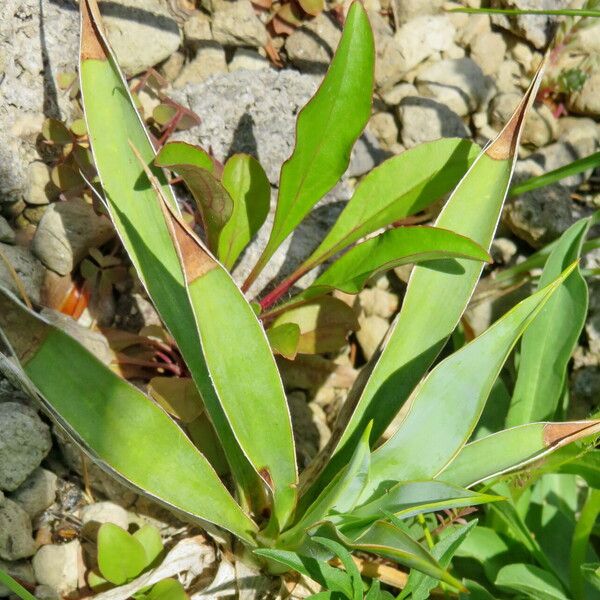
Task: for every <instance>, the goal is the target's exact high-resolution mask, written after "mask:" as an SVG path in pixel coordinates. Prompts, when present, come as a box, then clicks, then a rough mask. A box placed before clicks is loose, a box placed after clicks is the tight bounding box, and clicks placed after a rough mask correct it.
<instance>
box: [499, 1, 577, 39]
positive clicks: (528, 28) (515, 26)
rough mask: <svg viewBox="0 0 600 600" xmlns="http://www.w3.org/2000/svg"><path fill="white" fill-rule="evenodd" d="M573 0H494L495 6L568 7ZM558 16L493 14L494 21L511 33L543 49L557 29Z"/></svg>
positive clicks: (525, 7)
mask: <svg viewBox="0 0 600 600" xmlns="http://www.w3.org/2000/svg"><path fill="white" fill-rule="evenodd" d="M570 1H571V0H492V7H493V8H509V9H510V8H513V9H514V8H518V9H527V8H533V9H537V10H543V9H553V10H557V9H561V8H567V7H568V6H569V4H570ZM556 20H557V18H556V17H553V16H546V15H517V16H507V15H492V23H494V24H495V25H498V26H499V27H502V28H503V29H507V30H508V31H510V32H511V33H514V34H515V35H517V36H519V37H522V38H524V39H526V40H527V41H529V42H531V43H532V44H533V45H534V46H535V47H536V48H540V49H543V48H545V47H546V46H547V45H548V44H549V43H550V42H551V41H552V37H553V35H554V31H555V24H556Z"/></svg>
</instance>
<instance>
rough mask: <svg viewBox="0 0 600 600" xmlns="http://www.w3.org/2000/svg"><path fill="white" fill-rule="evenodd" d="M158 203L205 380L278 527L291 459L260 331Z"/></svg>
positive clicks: (286, 504)
mask: <svg viewBox="0 0 600 600" xmlns="http://www.w3.org/2000/svg"><path fill="white" fill-rule="evenodd" d="M162 207H163V211H164V218H165V221H166V222H167V224H168V227H169V232H170V234H171V237H172V239H173V243H174V244H175V246H176V248H177V252H178V254H179V259H180V261H181V264H182V266H183V272H184V275H185V286H186V289H187V291H188V294H189V298H190V302H191V306H192V310H193V313H194V318H195V326H196V328H197V331H198V334H199V336H200V343H201V347H202V351H203V352H204V356H205V360H206V364H207V366H208V370H209V373H210V376H211V380H212V382H213V385H214V387H215V390H216V392H217V395H218V398H219V400H220V402H221V406H222V407H223V410H224V412H225V415H226V417H227V420H228V421H229V423H230V425H231V428H232V430H233V432H234V434H235V436H236V439H237V441H238V442H239V444H240V447H241V448H242V450H243V451H244V453H245V454H246V456H247V457H248V460H249V461H250V462H251V464H252V465H253V466H254V468H255V470H256V472H257V473H258V474H259V475H260V477H261V478H262V479H263V481H264V482H265V483H266V485H267V486H268V487H269V488H270V489H271V491H272V493H273V498H274V508H273V516H274V518H275V521H274V522H275V524H276V526H278V527H283V525H284V524H285V522H286V520H287V519H288V517H289V516H290V514H291V512H292V510H293V508H294V505H295V498H296V480H297V472H296V458H295V449H294V439H293V436H292V424H291V419H290V415H289V412H288V408H287V400H286V397H285V393H284V391H283V384H282V383H281V378H280V377H279V372H278V370H277V366H276V364H275V359H274V357H273V354H272V353H271V349H270V347H269V342H268V340H267V336H266V334H265V332H264V329H263V328H262V326H261V324H260V322H259V321H258V319H257V317H256V314H255V313H254V311H253V310H252V308H251V306H250V305H249V304H248V302H247V301H246V298H245V297H244V295H243V294H242V292H241V291H240V290H239V288H238V287H237V285H236V284H235V282H234V281H233V279H232V278H231V276H230V275H229V273H228V272H227V271H226V270H225V269H224V268H223V267H222V266H221V265H220V264H219V263H218V262H217V261H216V260H215V259H214V258H213V257H212V255H211V254H210V253H209V252H208V250H207V249H206V248H205V247H204V245H203V244H202V242H201V241H200V239H199V238H198V237H197V236H196V234H195V233H194V232H193V231H192V230H191V229H190V228H189V227H188V226H187V225H186V224H185V223H184V222H183V221H182V220H181V219H180V218H179V217H178V216H177V215H176V214H175V212H174V211H172V210H171V209H170V207H169V205H168V204H167V202H166V201H165V202H163V203H162ZM248 357H252V360H248Z"/></svg>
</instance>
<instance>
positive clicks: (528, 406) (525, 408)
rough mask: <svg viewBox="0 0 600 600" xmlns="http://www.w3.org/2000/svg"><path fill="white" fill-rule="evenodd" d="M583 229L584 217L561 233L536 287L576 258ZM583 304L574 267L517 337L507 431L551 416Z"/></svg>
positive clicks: (583, 295)
mask: <svg viewBox="0 0 600 600" xmlns="http://www.w3.org/2000/svg"><path fill="white" fill-rule="evenodd" d="M589 227H590V219H581V220H580V221H578V222H577V223H574V224H573V225H572V226H571V227H569V229H567V231H565V233H563V235H562V236H561V238H560V241H559V243H558V245H557V246H556V247H555V248H554V250H553V251H552V253H551V254H550V256H549V257H548V260H547V261H546V265H545V267H544V271H543V273H542V276H541V278H540V281H539V284H538V289H539V288H542V287H544V286H545V285H547V284H548V283H550V282H551V281H552V280H553V279H554V278H555V277H557V276H558V275H559V274H560V272H561V271H562V270H563V269H564V268H565V267H567V265H569V264H571V263H572V262H573V261H574V260H577V259H578V258H579V256H580V254H581V247H582V244H583V240H584V238H585V236H586V234H587V232H588V230H589ZM587 305H588V290H587V285H586V283H585V279H584V278H583V277H582V275H581V273H580V271H579V269H578V268H577V269H575V270H574V271H573V273H571V275H569V277H568V278H567V279H565V281H564V283H563V284H562V285H561V286H560V288H559V289H558V290H557V291H556V294H554V296H553V297H552V298H551V299H550V300H549V301H548V303H547V304H546V305H545V306H544V308H543V309H542V311H541V312H540V314H539V315H538V316H537V317H536V319H535V320H534V322H533V323H532V324H531V325H530V327H529V329H528V330H527V331H526V332H525V334H524V335H523V339H522V340H521V357H520V361H519V371H518V376H517V381H516V384H515V389H514V392H513V396H512V400H511V403H510V407H509V410H508V415H507V417H506V426H507V427H514V426H516V425H523V424H525V423H531V422H532V421H543V420H546V419H553V418H555V417H556V416H557V414H556V413H557V410H558V405H559V400H560V398H561V395H562V389H563V384H564V381H565V377H566V375H567V365H568V362H569V359H570V358H571V354H572V352H573V349H574V348H575V345H576V343H577V340H578V339H579V335H580V333H581V330H582V329H583V326H584V324H585V317H586V314H587Z"/></svg>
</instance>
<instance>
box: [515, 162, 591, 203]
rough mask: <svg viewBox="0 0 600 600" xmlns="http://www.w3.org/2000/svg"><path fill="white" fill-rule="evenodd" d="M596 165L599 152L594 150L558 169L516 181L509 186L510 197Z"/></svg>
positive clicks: (577, 173)
mask: <svg viewBox="0 0 600 600" xmlns="http://www.w3.org/2000/svg"><path fill="white" fill-rule="evenodd" d="M598 166H600V152H594V153H593V154H590V155H589V156H584V157H583V158H579V159H577V160H574V161H573V162H570V163H569V164H568V165H564V166H562V167H559V168H558V169H554V170H552V171H548V173H544V174H543V175H538V176H537V177H532V178H530V179H527V180H525V181H522V182H520V183H518V184H517V185H515V186H513V187H512V188H510V195H511V196H512V197H514V196H520V195H521V194H524V193H525V192H530V191H531V190H537V189H538V188H541V187H544V186H547V185H551V184H552V183H556V182H557V181H560V180H561V179H565V178H566V177H570V176H571V175H579V173H583V172H584V171H588V170H590V169H595V168H596V167H598Z"/></svg>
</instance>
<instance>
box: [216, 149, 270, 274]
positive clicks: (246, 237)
mask: <svg viewBox="0 0 600 600" xmlns="http://www.w3.org/2000/svg"><path fill="white" fill-rule="evenodd" d="M221 184H222V185H223V187H224V188H225V190H226V191H227V192H228V193H229V196H230V197H231V200H232V201H233V211H232V213H231V217H230V219H229V221H228V222H227V223H226V224H225V226H224V227H223V230H222V231H221V235H220V236H219V248H218V257H219V260H220V261H221V262H222V263H223V265H224V266H225V267H226V268H227V269H231V267H233V264H234V263H235V261H236V259H237V258H238V256H239V255H240V253H241V252H242V250H243V249H244V248H245V247H246V246H247V245H248V242H249V241H250V240H251V239H252V238H253V237H254V235H255V234H256V233H257V232H258V230H259V229H260V228H261V226H262V224H263V223H264V222H265V219H266V218H267V215H268V214H269V207H270V205H271V184H270V183H269V180H268V178H267V176H266V174H265V172H264V170H263V168H262V167H261V166H260V163H259V162H258V161H257V160H256V159H254V158H252V157H251V156H249V155H248V154H234V155H233V156H232V157H231V158H230V159H229V160H228V161H227V162H226V163H225V167H224V168H223V174H222V175H221Z"/></svg>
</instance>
